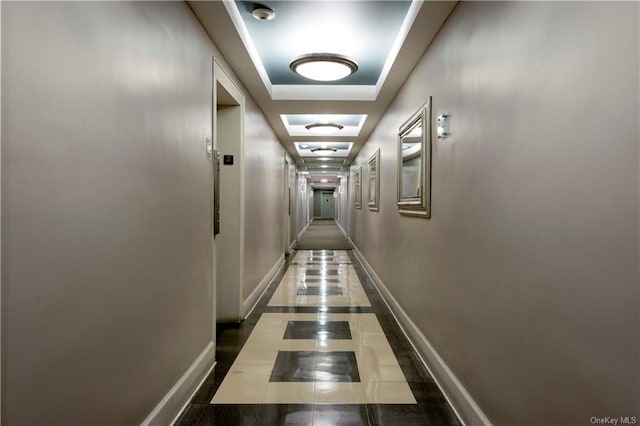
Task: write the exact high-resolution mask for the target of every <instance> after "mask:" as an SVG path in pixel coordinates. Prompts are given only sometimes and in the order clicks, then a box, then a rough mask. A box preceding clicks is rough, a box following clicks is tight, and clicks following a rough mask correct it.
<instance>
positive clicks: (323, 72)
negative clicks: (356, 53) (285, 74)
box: [289, 53, 358, 81]
mask: <svg viewBox="0 0 640 426" xmlns="http://www.w3.org/2000/svg"><path fill="white" fill-rule="evenodd" d="M289 68H291V71H293V72H295V73H296V74H299V75H301V76H303V77H306V78H308V79H310V80H316V81H335V80H340V79H343V78H345V77H348V76H350V75H351V74H353V73H354V72H356V71H358V64H356V62H355V61H354V60H352V59H350V58H348V57H346V56H343V55H337V54H335V53H309V54H306V55H302V56H298V57H297V58H296V59H294V60H293V61H291V63H290V64H289Z"/></svg>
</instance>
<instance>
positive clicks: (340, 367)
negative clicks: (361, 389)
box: [316, 351, 360, 382]
mask: <svg viewBox="0 0 640 426" xmlns="http://www.w3.org/2000/svg"><path fill="white" fill-rule="evenodd" d="M316 380H317V381H319V382H359V381H360V373H359V371H358V364H357V362H356V354H355V353H353V352H348V351H331V352H318V355H317V361H316Z"/></svg>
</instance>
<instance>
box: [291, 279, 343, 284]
mask: <svg viewBox="0 0 640 426" xmlns="http://www.w3.org/2000/svg"><path fill="white" fill-rule="evenodd" d="M339 282H340V280H339V279H337V278H305V279H304V280H302V281H300V284H305V283H321V284H325V283H332V284H333V283H339Z"/></svg>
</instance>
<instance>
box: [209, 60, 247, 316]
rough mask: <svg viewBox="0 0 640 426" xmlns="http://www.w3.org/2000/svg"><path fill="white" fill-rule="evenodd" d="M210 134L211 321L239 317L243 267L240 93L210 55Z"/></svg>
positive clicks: (242, 137)
mask: <svg viewBox="0 0 640 426" xmlns="http://www.w3.org/2000/svg"><path fill="white" fill-rule="evenodd" d="M213 76H214V77H213V83H214V84H213V96H214V97H213V99H214V108H213V130H214V131H213V140H214V149H215V150H216V154H217V158H214V161H217V162H218V163H217V164H218V167H217V173H216V174H217V176H215V177H214V179H215V178H218V176H219V179H218V181H217V182H216V183H215V185H214V186H215V188H216V189H218V191H219V193H218V194H214V200H216V201H218V202H217V205H215V206H214V211H215V213H214V214H215V215H218V212H219V226H218V230H219V233H218V234H217V235H215V238H214V257H215V259H214V268H215V271H214V277H215V280H216V282H215V285H214V288H215V291H214V292H213V294H214V297H215V300H214V306H215V316H214V318H215V322H216V323H223V322H239V321H241V320H242V283H243V271H244V264H243V260H244V161H243V160H244V155H243V154H244V152H243V149H244V123H243V122H244V96H243V94H242V92H241V91H240V90H239V89H238V88H237V87H236V86H235V84H234V83H233V82H232V81H231V79H230V78H229V77H228V76H227V75H226V73H225V72H224V71H223V70H222V68H221V67H220V66H219V65H218V63H217V62H215V61H214V70H213Z"/></svg>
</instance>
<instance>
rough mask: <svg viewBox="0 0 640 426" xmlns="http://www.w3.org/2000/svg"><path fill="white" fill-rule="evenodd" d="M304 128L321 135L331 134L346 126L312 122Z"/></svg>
mask: <svg viewBox="0 0 640 426" xmlns="http://www.w3.org/2000/svg"><path fill="white" fill-rule="evenodd" d="M304 128H305V129H307V130H308V131H310V132H311V133H317V134H319V135H329V134H331V133H335V132H338V131H340V130H342V129H343V128H344V126H342V125H340V124H336V123H311V124H307V125H306V126H304Z"/></svg>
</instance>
